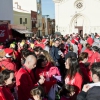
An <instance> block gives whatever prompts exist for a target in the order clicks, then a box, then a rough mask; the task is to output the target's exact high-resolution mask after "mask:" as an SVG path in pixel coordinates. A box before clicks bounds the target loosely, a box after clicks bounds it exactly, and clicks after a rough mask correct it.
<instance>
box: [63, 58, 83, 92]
mask: <svg viewBox="0 0 100 100" xmlns="http://www.w3.org/2000/svg"><path fill="white" fill-rule="evenodd" d="M65 67H66V69H67V73H66V76H65V84H70V85H73V86H75V87H76V88H77V89H76V92H75V94H78V93H79V92H80V91H81V86H82V84H83V77H82V74H81V71H80V67H79V63H78V60H77V59H76V58H68V59H66V60H65Z"/></svg>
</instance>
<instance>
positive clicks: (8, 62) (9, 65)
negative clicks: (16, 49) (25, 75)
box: [0, 48, 17, 72]
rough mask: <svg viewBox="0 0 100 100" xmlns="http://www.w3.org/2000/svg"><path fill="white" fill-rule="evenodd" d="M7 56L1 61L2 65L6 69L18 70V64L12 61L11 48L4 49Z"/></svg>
mask: <svg viewBox="0 0 100 100" xmlns="http://www.w3.org/2000/svg"><path fill="white" fill-rule="evenodd" d="M4 52H5V56H4V57H3V58H2V60H1V61H0V66H1V67H5V68H6V69H9V70H13V71H15V72H16V71H17V68H16V67H17V66H16V64H15V63H14V62H13V61H12V56H13V50H12V49H10V48H6V49H4Z"/></svg>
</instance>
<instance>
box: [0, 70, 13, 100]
mask: <svg viewBox="0 0 100 100" xmlns="http://www.w3.org/2000/svg"><path fill="white" fill-rule="evenodd" d="M14 83H15V78H14V71H11V70H8V69H5V70H3V71H2V72H0V100H14V97H13V95H12V93H11V91H10V88H11V87H12V86H13V85H14Z"/></svg>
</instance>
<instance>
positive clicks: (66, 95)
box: [60, 85, 75, 100]
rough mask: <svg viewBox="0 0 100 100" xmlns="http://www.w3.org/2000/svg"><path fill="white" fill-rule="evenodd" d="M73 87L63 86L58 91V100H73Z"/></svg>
mask: <svg viewBox="0 0 100 100" xmlns="http://www.w3.org/2000/svg"><path fill="white" fill-rule="evenodd" d="M74 94H75V87H74V86H72V85H64V86H63V87H62V89H61V90H60V96H61V98H60V100H74V99H73V97H74Z"/></svg>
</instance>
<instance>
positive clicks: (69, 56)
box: [65, 45, 77, 59]
mask: <svg viewBox="0 0 100 100" xmlns="http://www.w3.org/2000/svg"><path fill="white" fill-rule="evenodd" d="M71 57H74V58H77V54H76V53H75V52H73V46H72V45H70V46H69V48H68V53H67V54H66V55H65V59H67V58H71Z"/></svg>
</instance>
